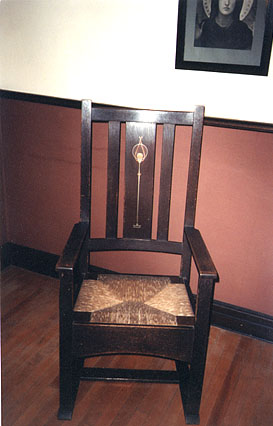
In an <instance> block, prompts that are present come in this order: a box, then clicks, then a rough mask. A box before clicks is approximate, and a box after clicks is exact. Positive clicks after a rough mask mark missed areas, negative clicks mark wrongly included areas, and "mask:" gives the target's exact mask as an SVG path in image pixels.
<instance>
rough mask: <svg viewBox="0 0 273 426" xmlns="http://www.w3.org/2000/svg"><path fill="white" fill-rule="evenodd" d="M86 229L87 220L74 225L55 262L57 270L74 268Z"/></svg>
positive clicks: (71, 269)
mask: <svg viewBox="0 0 273 426" xmlns="http://www.w3.org/2000/svg"><path fill="white" fill-rule="evenodd" d="M88 230H89V224H88V223H87V222H79V223H76V224H75V225H74V227H73V229H72V232H71V234H70V236H69V239H68V241H67V243H66V245H65V248H64V250H63V253H62V255H61V256H60V258H59V260H58V262H57V265H56V270H57V272H62V271H73V270H74V268H75V264H76V262H77V260H78V259H79V257H80V254H81V251H82V248H83V246H84V242H85V241H86V238H87V236H88Z"/></svg>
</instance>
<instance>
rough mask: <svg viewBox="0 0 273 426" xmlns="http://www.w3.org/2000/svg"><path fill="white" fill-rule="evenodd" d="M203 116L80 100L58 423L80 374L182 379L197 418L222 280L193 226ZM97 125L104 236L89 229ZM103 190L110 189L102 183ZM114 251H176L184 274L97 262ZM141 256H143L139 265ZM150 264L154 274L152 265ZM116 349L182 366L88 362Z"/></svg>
mask: <svg viewBox="0 0 273 426" xmlns="http://www.w3.org/2000/svg"><path fill="white" fill-rule="evenodd" d="M203 119H204V107H202V106H197V107H196V108H195V110H194V111H192V112H167V111H151V110H137V109H129V108H118V107H112V106H111V107H110V106H92V103H91V101H88V100H85V101H83V103H82V148H81V200H80V203H81V205H80V212H81V213H80V222H79V223H77V224H75V226H74V228H73V230H72V233H71V235H70V237H69V240H68V242H67V244H66V246H65V248H64V251H63V254H62V256H61V257H60V259H59V261H58V264H57V270H58V272H59V274H60V409H59V414H58V417H59V419H67V420H68V419H71V417H72V413H73V408H74V403H75V400H76V394H77V389H78V386H79V383H80V380H103V379H105V380H125V381H128V380H138V381H155V382H163V383H177V384H179V385H180V390H181V395H182V402H183V408H184V415H185V419H186V423H187V424H199V407H200V401H201V394H202V385H203V377H204V369H205V362H206V354H207V345H208V337H209V329H210V313H211V306H212V300H213V292H214V283H215V282H216V281H218V274H217V271H216V269H215V267H214V264H213V262H212V260H211V257H210V255H209V253H208V251H207V248H206V246H205V244H204V242H203V239H202V237H201V235H200V232H199V231H198V230H197V229H195V227H194V223H195V211H196V200H197V186H198V179H199V166H200V154H201V143H202V133H203ZM94 123H104V125H103V126H104V127H103V128H105V126H107V128H108V145H107V151H108V152H107V154H106V158H107V179H106V181H107V182H106V183H107V189H106V188H105V194H106V195H105V199H106V204H107V205H106V214H105V216H106V224H105V233H104V235H102V236H100V237H98V236H97V235H96V229H93V228H92V227H91V217H92V214H93V209H95V208H96V207H97V202H96V200H94V194H92V196H91V192H94V191H91V189H94V188H96V185H97V184H98V183H97V182H99V181H98V178H97V177H96V169H97V167H96V166H97V164H96V161H95V160H94V158H93V160H92V154H94V146H93V148H92V141H93V137H92V132H93V133H94V134H95V131H94V129H95V127H94V126H98V125H97V124H94ZM181 126H187V132H188V133H187V134H188V135H189V139H190V141H189V142H190V143H189V145H190V149H189V151H190V153H189V164H188V171H187V175H188V179H187V183H186V185H184V186H183V184H182V182H181V185H180V184H179V185H176V192H177V187H178V188H181V193H182V195H183V193H186V201H185V214H184V218H183V214H181V211H177V212H175V214H174V216H177V217H180V216H181V227H180V230H181V232H180V231H179V232H178V233H181V238H180V236H179V238H178V239H177V238H175V240H171V239H173V238H170V231H169V224H170V222H171V220H170V211H171V200H172V197H173V195H171V193H172V188H173V177H172V176H173V174H174V170H173V159H174V157H175V156H176V153H174V152H175V148H176V147H179V145H180V144H184V143H185V141H184V140H181V138H179V135H178V133H179V132H178V131H176V129H179V128H180V127H181ZM189 126H190V127H191V129H189ZM181 128H182V127H181ZM190 130H191V132H190ZM98 146H99V145H97V147H98ZM99 147H100V146H99ZM94 155H95V154H94ZM159 159H161V161H159ZM183 161H184V160H183ZM178 163H179V161H178ZM99 185H101V183H99ZM97 192H98V191H97ZM99 192H100V193H101V194H103V188H100V190H99ZM179 197H180V195H179ZM180 210H181V209H180ZM99 215H102V216H103V212H101V213H99ZM94 234H95V236H94ZM113 251H119V252H122V253H123V254H124V252H127V251H130V252H131V253H132V254H133V255H135V254H136V253H141V255H143V256H144V258H145V262H146V260H147V259H146V257H145V254H147V253H148V252H153V253H155V256H158V253H167V256H170V255H174V256H176V259H177V258H178V259H179V267H178V269H179V270H178V271H174V273H173V274H171V276H166V275H164V276H162V274H158V275H159V276H157V275H154V274H153V275H148V274H147V273H146V272H145V273H144V274H143V271H142V269H141V268H142V266H141V264H140V265H139V266H138V269H137V274H135V273H134V274H129V273H126V274H121V273H117V271H119V270H120V269H122V267H121V265H120V261H119V263H118V264H117V265H116V268H112V270H111V271H109V270H106V269H107V268H104V269H101V270H100V269H98V268H94V267H92V256H93V257H94V253H95V252H107V253H106V255H107V254H108V252H113ZM149 255H150V253H149ZM124 256H125V255H124ZM160 256H161V255H160ZM192 258H193V259H194V262H195V265H196V268H197V271H198V287H197V297H196V298H195V297H194V296H193V294H192V292H191V288H190V270H191V259H192ZM137 259H138V257H137V255H136V256H135V259H134V264H135V263H136V262H137ZM155 259H156V258H155ZM159 266H160V265H159ZM145 268H146V271H147V265H146V266H145ZM108 269H109V268H108ZM113 269H114V270H113ZM124 269H125V270H126V264H125V262H124ZM195 300H196V302H195ZM109 354H126V355H128V354H133V355H136V354H137V355H145V356H146V355H150V356H154V357H162V358H167V359H171V360H174V361H175V365H176V369H175V370H174V371H159V370H158V371H157V370H156V371H154V370H126V369H122V368H121V369H107V368H101V369H100V368H86V367H84V360H85V359H86V358H89V357H94V356H101V355H109Z"/></svg>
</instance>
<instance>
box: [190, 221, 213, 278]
mask: <svg viewBox="0 0 273 426" xmlns="http://www.w3.org/2000/svg"><path fill="white" fill-rule="evenodd" d="M185 235H186V238H187V241H188V244H189V247H190V250H191V253H192V256H193V259H194V262H195V264H196V267H197V270H198V274H199V276H200V277H201V278H209V279H213V280H214V281H219V276H218V273H217V270H216V268H215V266H214V263H213V261H212V259H211V257H210V254H209V251H208V249H207V247H206V245H205V243H204V240H203V238H202V236H201V234H200V232H199V231H198V230H197V229H195V228H192V227H186V228H185Z"/></svg>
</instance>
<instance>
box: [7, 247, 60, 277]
mask: <svg viewBox="0 0 273 426" xmlns="http://www.w3.org/2000/svg"><path fill="white" fill-rule="evenodd" d="M58 259H59V256H58V255H56V254H51V253H47V252H45V251H41V250H36V249H32V248H29V247H24V246H21V245H18V244H14V243H6V244H4V245H3V246H2V247H1V270H2V269H4V268H6V267H7V266H9V265H14V266H19V267H20V268H24V269H28V270H29V271H33V272H38V273H40V274H44V275H49V276H51V277H54V278H57V277H58V274H57V272H56V271H55V266H56V263H57V260H58Z"/></svg>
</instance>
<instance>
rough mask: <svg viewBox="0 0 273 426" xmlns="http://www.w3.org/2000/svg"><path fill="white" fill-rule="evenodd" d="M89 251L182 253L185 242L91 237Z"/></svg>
mask: <svg viewBox="0 0 273 426" xmlns="http://www.w3.org/2000/svg"><path fill="white" fill-rule="evenodd" d="M88 250H89V251H115V250H116V251H123V250H130V251H150V252H158V253H170V254H178V255H181V254H182V251H183V243H182V242H176V241H165V240H144V239H143V240H140V239H131V238H130V239H129V238H90V239H89V241H88Z"/></svg>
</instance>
